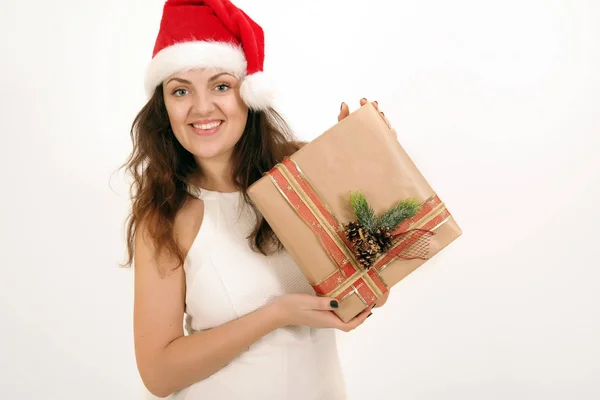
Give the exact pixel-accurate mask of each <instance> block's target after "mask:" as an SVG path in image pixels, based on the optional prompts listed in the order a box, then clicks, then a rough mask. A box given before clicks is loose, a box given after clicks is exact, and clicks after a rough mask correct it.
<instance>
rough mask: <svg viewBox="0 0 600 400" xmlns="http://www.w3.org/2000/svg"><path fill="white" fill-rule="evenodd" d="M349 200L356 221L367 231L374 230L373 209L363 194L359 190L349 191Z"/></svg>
mask: <svg viewBox="0 0 600 400" xmlns="http://www.w3.org/2000/svg"><path fill="white" fill-rule="evenodd" d="M350 202H351V203H352V208H353V209H354V214H355V215H356V218H357V220H358V223H360V224H361V225H362V226H364V227H365V228H367V229H368V230H369V231H371V230H374V229H375V227H376V218H375V211H374V210H373V208H371V206H370V205H369V202H368V201H367V198H366V197H365V195H364V194H363V193H361V192H351V193H350Z"/></svg>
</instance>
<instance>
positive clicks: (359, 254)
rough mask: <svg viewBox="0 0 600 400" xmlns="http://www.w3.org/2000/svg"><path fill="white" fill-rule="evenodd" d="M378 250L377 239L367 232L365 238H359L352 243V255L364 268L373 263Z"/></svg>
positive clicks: (379, 247)
mask: <svg viewBox="0 0 600 400" xmlns="http://www.w3.org/2000/svg"><path fill="white" fill-rule="evenodd" d="M380 252H381V246H379V244H378V243H377V241H376V240H375V239H374V238H373V236H371V234H369V233H367V236H365V239H362V238H360V239H358V240H356V242H355V243H354V255H355V257H356V259H357V260H358V261H359V262H360V263H361V265H362V266H363V267H364V268H366V269H368V268H369V267H370V266H371V264H373V262H374V261H375V258H376V257H377V255H378V254H379V253H380Z"/></svg>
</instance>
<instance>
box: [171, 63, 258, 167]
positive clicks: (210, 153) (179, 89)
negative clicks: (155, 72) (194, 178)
mask: <svg viewBox="0 0 600 400" xmlns="http://www.w3.org/2000/svg"><path fill="white" fill-rule="evenodd" d="M239 87H240V81H239V80H238V79H237V78H236V77H235V76H233V75H231V74H229V73H225V72H223V71H220V70H215V69H195V70H191V71H186V72H181V73H177V74H174V75H172V76H170V77H169V78H167V79H166V80H165V81H164V82H163V91H164V99H165V106H166V108H167V113H168V114H169V120H170V122H171V127H172V129H173V132H174V134H175V137H176V138H177V140H178V141H179V143H181V145H182V146H183V147H184V148H185V149H186V150H188V151H189V152H190V153H192V154H193V155H194V156H195V158H196V160H197V161H198V162H199V163H202V161H205V160H211V159H229V157H230V156H231V153H232V151H233V147H234V146H235V144H236V143H237V142H238V140H239V139H240V137H241V136H242V133H243V132H244V128H245V126H246V120H247V118H248V107H247V106H246V105H245V104H244V102H243V101H242V99H241V97H240V90H239Z"/></svg>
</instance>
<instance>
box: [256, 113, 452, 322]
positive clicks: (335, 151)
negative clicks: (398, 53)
mask: <svg viewBox="0 0 600 400" xmlns="http://www.w3.org/2000/svg"><path fill="white" fill-rule="evenodd" d="M289 158H290V160H291V161H293V162H294V163H295V164H296V165H297V166H298V167H299V169H300V170H301V172H302V173H303V174H304V177H306V179H307V181H308V182H309V183H310V186H311V187H312V188H313V189H314V191H315V193H316V194H317V195H318V197H319V198H320V200H321V201H322V203H323V205H324V206H325V207H326V208H327V209H328V210H329V211H330V212H331V214H333V216H334V217H335V218H336V219H337V220H338V221H339V222H340V223H342V224H346V223H348V222H349V221H355V220H356V216H355V215H354V212H353V209H352V205H351V202H350V197H349V194H350V192H352V191H361V192H362V193H364V194H365V196H366V198H367V199H368V201H369V204H370V205H371V207H372V208H373V209H374V211H375V212H376V213H377V214H379V213H382V212H385V211H386V210H388V209H389V208H390V207H391V206H393V205H394V204H396V203H397V202H398V201H400V200H403V199H406V198H409V197H410V198H414V199H416V200H418V201H420V202H426V201H427V200H428V199H431V198H432V197H433V196H435V195H438V197H441V196H439V194H438V193H435V192H434V191H433V189H432V188H431V187H430V185H429V184H428V182H427V181H426V180H425V178H424V177H423V176H422V175H421V173H420V172H419V170H418V169H417V168H416V166H415V165H414V163H413V161H412V160H411V159H410V157H409V156H408V154H407V153H406V152H405V151H404V149H403V148H402V146H401V145H400V144H399V142H398V140H397V138H396V137H395V135H394V133H393V131H392V130H390V129H389V128H388V126H387V124H386V123H385V121H383V119H382V118H381V116H380V115H379V112H378V111H377V110H376V109H375V107H374V106H373V105H372V104H370V103H367V104H366V105H365V106H362V107H361V108H360V109H358V110H357V111H355V112H353V113H351V114H350V115H349V116H348V117H346V118H345V119H343V120H342V121H340V122H339V123H337V124H336V125H334V126H333V127H331V128H330V129H328V130H327V131H326V132H324V133H323V134H322V135H320V136H319V137H317V138H316V139H314V140H313V141H311V142H310V143H308V144H306V145H305V146H304V147H303V148H302V149H300V150H299V151H297V152H296V153H294V154H293V155H292V156H290V157H289ZM248 194H249V196H250V198H251V200H252V201H253V203H254V204H255V205H256V207H257V208H258V210H259V211H260V212H261V213H262V215H263V216H264V218H265V219H266V220H267V222H268V223H269V225H270V226H271V227H272V229H273V231H274V232H275V234H276V235H277V237H278V238H279V240H280V241H281V243H282V244H283V246H284V247H285V248H286V250H287V251H288V252H289V253H290V255H291V257H292V258H293V259H294V260H295V261H296V263H297V264H298V266H299V268H300V269H301V270H302V272H303V273H304V275H305V276H306V277H307V279H308V281H309V282H310V283H311V284H312V285H315V284H317V283H319V282H322V281H323V280H324V279H326V278H328V277H331V276H332V274H339V267H338V264H336V262H334V260H333V259H332V258H331V257H330V255H329V253H328V252H327V251H326V248H325V247H324V246H323V244H322V242H321V241H320V239H319V237H318V236H317V235H316V234H315V232H314V231H313V230H312V229H311V227H310V226H309V225H308V223H307V222H305V221H304V220H303V219H302V218H301V217H300V216H299V214H298V212H297V211H296V210H295V209H294V207H292V205H291V204H290V203H289V202H288V200H287V199H286V197H284V194H283V193H282V191H280V189H279V188H278V187H277V186H276V184H275V183H274V181H273V180H272V179H271V177H270V176H269V175H268V174H266V175H265V176H263V177H262V178H261V179H259V180H258V181H257V182H255V183H254V184H253V185H252V186H250V188H249V189H248ZM441 206H442V208H444V205H443V203H442V205H441ZM438 209H439V207H438ZM444 212H445V213H444V215H443V222H442V223H436V224H435V227H434V228H427V229H431V230H432V232H433V233H434V234H433V236H431V237H430V238H429V246H428V252H427V257H426V258H425V259H411V260H406V259H400V258H396V259H394V260H392V261H390V262H389V263H387V264H386V265H385V266H384V267H383V268H381V269H380V270H379V271H377V272H378V275H379V276H380V277H381V280H382V281H383V282H384V283H385V285H386V286H387V288H391V287H392V286H394V285H395V284H396V283H398V282H399V281H400V280H402V279H403V278H405V277H406V276H407V275H409V274H410V273H411V272H413V271H414V270H415V269H417V268H418V267H419V266H421V265H422V264H423V263H425V262H426V261H427V259H431V257H433V256H434V255H435V254H437V253H438V252H439V251H440V250H442V249H443V248H444V247H446V246H447V245H448V244H450V243H451V242H453V241H454V240H455V239H457V238H458V237H459V236H460V235H461V234H462V231H461V229H460V227H459V226H458V225H457V223H456V221H455V220H454V219H453V218H452V216H451V215H450V213H449V212H448V211H447V210H444ZM431 215H433V214H431ZM439 217H440V215H438V216H437V218H438V220H439ZM421 222H422V220H421ZM430 222H431V218H430ZM430 225H431V224H430ZM336 271H338V272H336ZM340 281H341V279H340ZM346 286H348V282H346ZM381 294H382V293H378V295H379V296H380V295H381ZM375 301H376V299H375V298H370V299H365V298H364V296H360V294H359V293H357V291H356V290H350V293H349V294H347V295H345V296H343V298H340V307H339V308H338V309H336V310H335V313H336V314H337V315H338V316H339V317H340V318H341V319H342V320H343V321H344V322H347V321H349V320H350V319H352V318H353V317H355V316H356V315H358V314H359V313H360V312H361V311H363V310H364V309H365V308H366V307H368V306H369V305H370V304H372V303H373V302H375Z"/></svg>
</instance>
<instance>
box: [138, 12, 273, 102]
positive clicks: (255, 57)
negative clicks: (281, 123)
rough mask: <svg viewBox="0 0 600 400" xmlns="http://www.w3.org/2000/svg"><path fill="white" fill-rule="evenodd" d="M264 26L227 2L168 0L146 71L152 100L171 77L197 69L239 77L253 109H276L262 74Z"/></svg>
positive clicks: (270, 91)
mask: <svg viewBox="0 0 600 400" xmlns="http://www.w3.org/2000/svg"><path fill="white" fill-rule="evenodd" d="M264 58H265V53H264V33H263V30H262V28H261V27H260V26H259V25H258V24H257V23H256V22H254V21H253V20H252V19H250V17H248V16H247V15H246V14H245V13H244V12H243V11H242V10H240V9H239V8H237V7H236V6H234V5H233V4H232V3H231V2H230V1H228V0H206V1H193V0H167V1H166V3H165V5H164V9H163V16H162V20H161V24H160V30H159V33H158V37H157V39H156V44H155V46H154V52H153V54H152V61H151V62H150V65H148V68H147V70H146V75H145V82H144V86H145V90H146V94H147V95H148V97H151V96H152V94H153V93H154V91H155V89H156V87H157V86H158V85H160V84H161V83H162V81H163V80H165V79H166V78H167V77H169V76H170V75H172V74H174V73H177V72H180V71H185V70H189V69H193V68H219V69H222V70H225V71H227V72H230V73H232V74H234V75H235V76H236V77H238V78H239V79H241V87H240V95H241V97H242V99H243V100H244V102H245V103H246V105H247V106H248V107H249V108H250V109H253V110H264V109H266V108H268V107H269V106H271V105H272V102H273V90H272V89H271V85H270V84H269V80H268V79H267V77H266V76H265V73H264V72H263V63H264Z"/></svg>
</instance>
